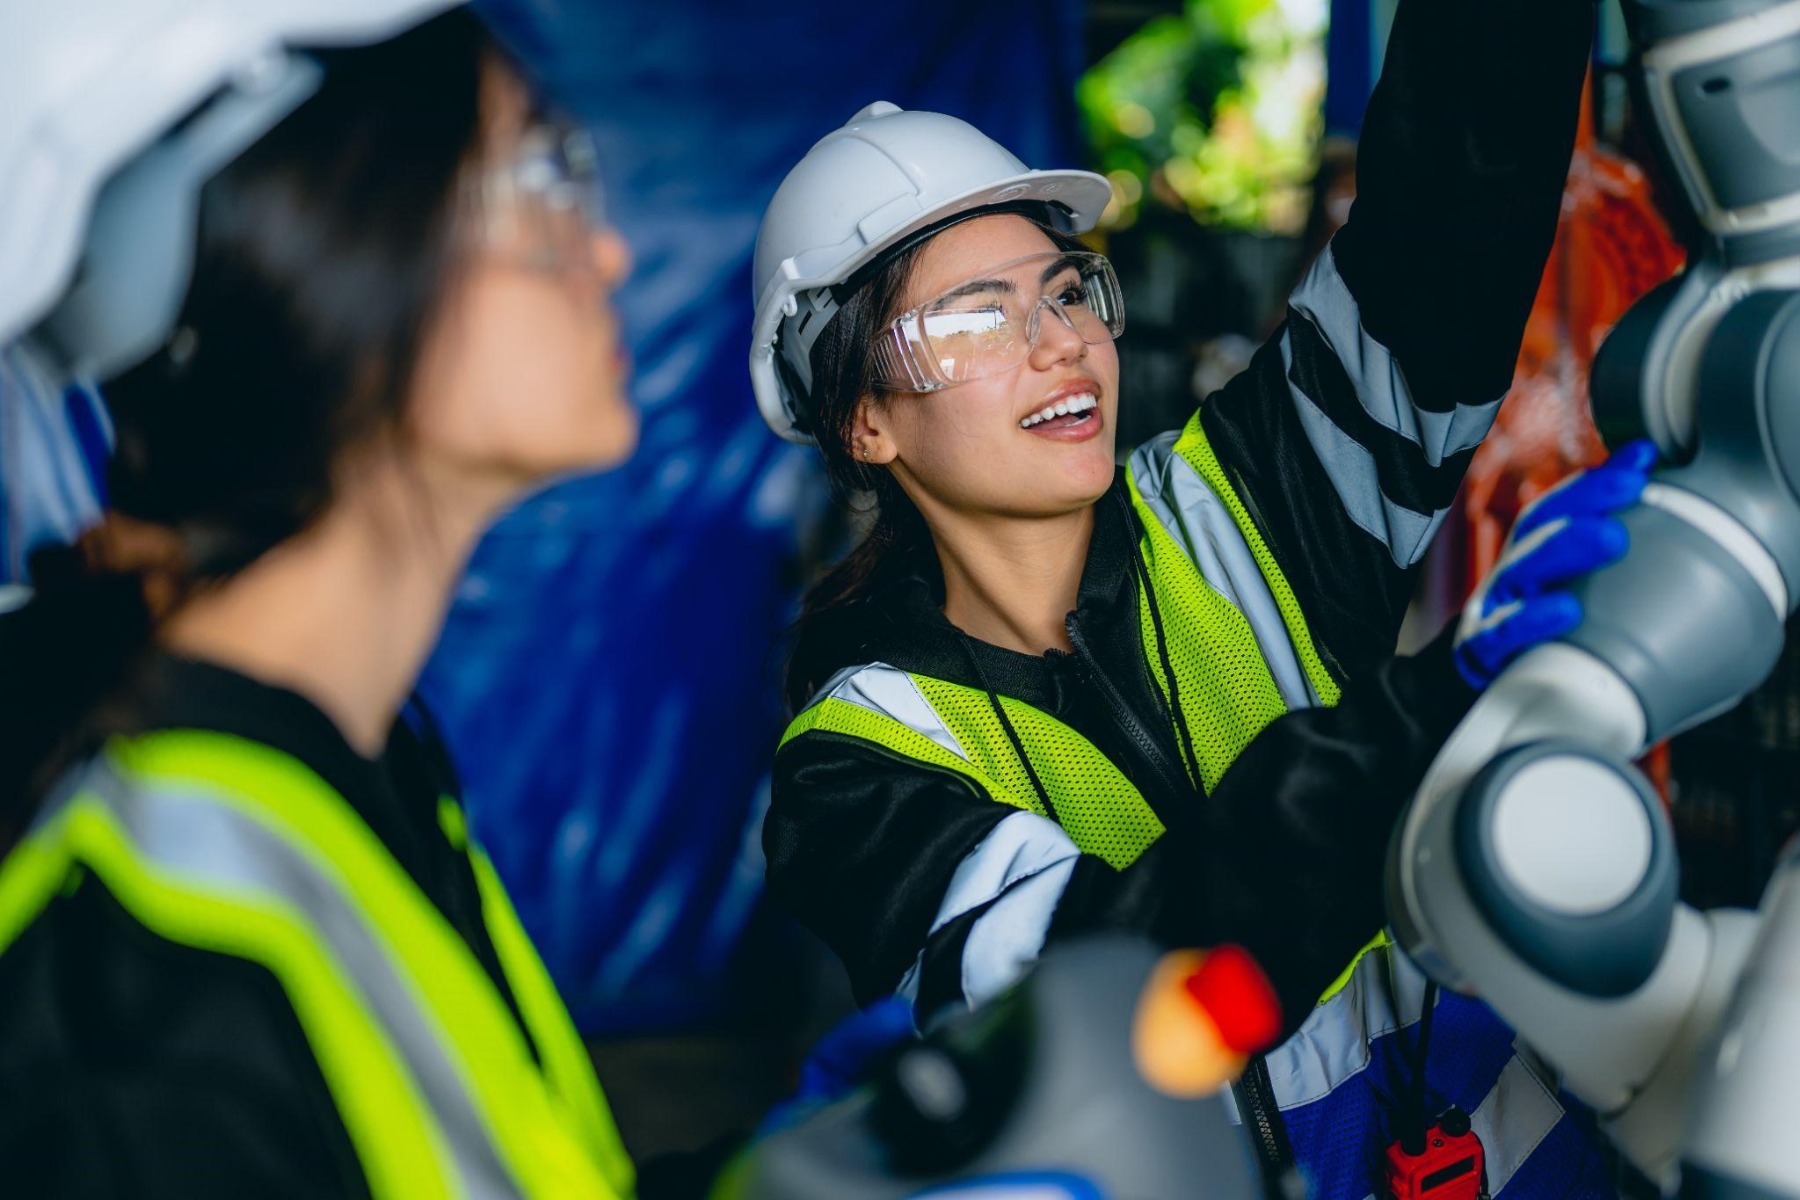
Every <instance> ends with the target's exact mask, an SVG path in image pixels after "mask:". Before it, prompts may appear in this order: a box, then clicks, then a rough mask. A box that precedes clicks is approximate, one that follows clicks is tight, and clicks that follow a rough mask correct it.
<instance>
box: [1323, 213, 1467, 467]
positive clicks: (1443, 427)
mask: <svg viewBox="0 0 1800 1200" xmlns="http://www.w3.org/2000/svg"><path fill="white" fill-rule="evenodd" d="M1288 306H1289V307H1290V308H1292V309H1294V310H1295V311H1296V312H1301V313H1305V314H1306V315H1307V316H1308V317H1309V318H1310V319H1311V320H1312V322H1313V324H1314V325H1315V326H1317V327H1318V330H1319V332H1320V333H1322V334H1323V335H1324V336H1325V340H1326V341H1327V342H1329V343H1330V344H1331V349H1332V351H1333V352H1334V353H1335V354H1336V355H1337V358H1338V361H1339V362H1340V363H1342V364H1343V366H1344V370H1345V371H1346V372H1347V373H1348V374H1349V376H1350V380H1351V382H1352V383H1354V384H1355V385H1356V398H1357V399H1358V400H1359V401H1361V402H1362V407H1363V411H1364V412H1366V413H1368V414H1369V416H1371V417H1373V418H1374V419H1375V421H1376V422H1377V423H1378V424H1379V425H1381V426H1382V428H1384V429H1387V430H1390V431H1392V432H1394V433H1397V434H1399V435H1400V436H1401V437H1403V438H1405V439H1406V440H1407V441H1409V442H1411V443H1413V445H1415V446H1417V447H1419V450H1420V452H1421V453H1422V454H1423V455H1424V458H1425V461H1426V463H1428V464H1429V465H1431V466H1434V467H1436V466H1440V465H1442V463H1443V461H1444V460H1445V459H1446V458H1449V457H1450V456H1452V455H1455V454H1460V453H1462V452H1463V451H1464V450H1469V449H1473V448H1474V447H1476V446H1478V445H1480V444H1481V439H1483V438H1485V437H1486V436H1487V433H1488V430H1489V429H1491V428H1492V427H1493V424H1494V417H1495V416H1496V415H1497V414H1498V413H1499V411H1500V401H1501V399H1502V398H1501V397H1495V398H1494V399H1493V400H1490V401H1487V402H1486V403H1483V404H1459V405H1457V406H1456V407H1455V408H1454V409H1452V410H1450V411H1449V412H1441V413H1440V412H1431V411H1429V410H1426V409H1422V408H1419V407H1418V406H1417V405H1415V404H1414V403H1413V401H1412V395H1411V392H1410V390H1409V389H1408V388H1407V385H1406V377H1405V376H1404V375H1402V374H1401V373H1400V365H1399V364H1398V363H1396V362H1395V361H1394V356H1393V355H1392V354H1390V353H1389V352H1388V348H1387V347H1386V346H1383V345H1382V344H1381V343H1380V342H1378V341H1376V340H1375V339H1374V338H1372V337H1370V336H1369V334H1368V332H1367V331H1366V330H1364V329H1363V327H1362V317H1361V315H1360V313H1359V312H1358V309H1357V306H1356V298H1355V297H1354V296H1352V295H1351V294H1350V289H1349V287H1348V286H1347V285H1346V284H1345V283H1344V280H1343V277H1342V276H1340V275H1339V274H1338V269H1337V260H1336V259H1335V258H1334V257H1333V256H1332V252H1331V247H1330V246H1327V247H1326V248H1325V250H1324V252H1323V253H1321V254H1320V255H1319V257H1318V258H1317V259H1316V260H1314V262H1313V265H1312V268H1311V269H1310V270H1309V271H1307V273H1306V278H1305V279H1304V280H1302V281H1301V283H1300V286H1299V287H1297V288H1295V289H1294V293H1293V295H1291V296H1290V297H1288Z"/></svg>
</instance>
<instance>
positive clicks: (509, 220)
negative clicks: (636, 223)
mask: <svg viewBox="0 0 1800 1200" xmlns="http://www.w3.org/2000/svg"><path fill="white" fill-rule="evenodd" d="M480 208H481V217H482V221H481V224H482V230H483V244H484V246H485V248H486V249H488V250H490V251H492V252H494V253H497V254H500V255H502V256H504V257H506V258H507V259H508V260H509V261H512V262H514V263H516V264H518V265H519V266H522V267H525V268H527V269H530V270H539V271H544V272H547V273H552V274H561V273H569V272H573V273H575V274H579V275H583V276H586V275H589V274H592V273H593V272H594V270H595V266H594V241H593V239H594V236H595V235H596V234H597V233H598V232H599V231H600V230H601V229H603V228H605V220H606V217H605V199H604V194H603V193H602V191H601V188H600V177H599V172H598V169H597V166H596V158H595V154H594V145H593V142H592V140H591V139H589V137H588V135H587V133H586V132H585V131H584V130H582V129H580V128H579V127H577V126H574V125H571V124H567V123H564V122H546V123H543V124H539V125H534V126H532V127H531V128H529V129H527V130H526V131H525V133H524V134H523V135H522V136H521V137H520V139H519V147H518V151H517V153H516V154H515V155H514V156H513V158H512V160H511V161H510V162H507V163H502V164H499V165H496V166H494V167H492V168H490V169H489V170H488V171H487V172H486V173H485V174H484V175H483V177H482V180H481V191H480Z"/></svg>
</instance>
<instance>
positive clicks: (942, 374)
mask: <svg viewBox="0 0 1800 1200" xmlns="http://www.w3.org/2000/svg"><path fill="white" fill-rule="evenodd" d="M1046 311H1048V312H1049V314H1050V318H1049V319H1051V320H1054V321H1058V322H1061V323H1062V325H1064V326H1065V327H1066V328H1068V329H1070V330H1072V331H1074V333H1075V334H1076V335H1077V336H1079V337H1080V338H1081V340H1082V341H1083V342H1085V343H1087V344H1088V345H1090V346H1097V345H1099V344H1100V343H1102V342H1106V341H1110V340H1112V339H1113V338H1116V337H1118V336H1119V334H1121V333H1123V332H1124V331H1125V305H1124V301H1123V299H1122V298H1121V297H1120V295H1119V279H1118V276H1116V275H1114V274H1113V269H1112V264H1111V263H1109V262H1107V261H1106V258H1105V256H1103V255H1099V254H1091V253H1088V252H1086V251H1081V252H1075V253H1064V252H1061V251H1047V252H1045V253H1043V254H1032V255H1028V256H1027V257H1025V258H1019V259H1014V260H1013V261H1011V262H1007V263H1002V264H1000V265H999V266H997V267H992V268H990V269H988V270H985V271H982V272H981V273H980V274H979V275H975V276H971V277H970V278H969V279H967V280H965V281H963V282H962V283H959V284H957V285H956V286H955V287H953V288H950V289H949V290H948V291H945V292H944V293H943V294H942V295H940V296H938V297H936V298H935V299H933V300H930V301H928V302H927V303H925V304H921V305H920V306H919V307H917V308H914V309H910V310H908V311H907V312H904V313H901V314H900V315H899V316H898V317H896V318H894V321H893V323H892V324H890V325H889V326H888V328H887V329H886V330H885V331H884V332H883V334H882V336H881V338H880V339H879V340H878V342H877V344H876V346H875V351H874V365H875V375H876V382H877V383H879V384H880V385H882V386H883V387H888V388H893V389H895V390H899V391H907V392H935V391H938V390H940V389H943V388H947V387H950V386H951V385H953V384H958V383H967V382H969V381H970V380H974V379H986V378H989V377H992V376H995V375H1004V374H1005V373H1006V372H1008V371H1011V370H1014V369H1015V368H1017V367H1018V366H1019V364H1021V363H1023V362H1024V361H1025V359H1026V357H1027V356H1028V355H1029V354H1030V353H1031V349H1032V347H1033V346H1035V345H1037V342H1038V337H1039V335H1040V334H1041V332H1042V331H1043V328H1044V319H1045V318H1044V314H1045V312H1046Z"/></svg>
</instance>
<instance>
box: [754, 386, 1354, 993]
mask: <svg viewBox="0 0 1800 1200" xmlns="http://www.w3.org/2000/svg"><path fill="white" fill-rule="evenodd" d="M1127 479H1128V483H1129V486H1130V491H1131V504H1132V508H1133V510H1134V511H1135V513H1136V514H1137V517H1138V524H1139V525H1140V526H1141V527H1142V530H1143V536H1142V538H1141V539H1140V541H1139V545H1138V553H1139V555H1140V556H1141V558H1142V561H1143V563H1144V567H1145V571H1146V574H1147V575H1148V578H1149V581H1150V586H1151V587H1152V588H1154V589H1155V592H1156V603H1157V608H1158V610H1159V614H1160V617H1161V621H1162V624H1163V631H1162V634H1163V643H1164V645H1165V646H1166V647H1167V650H1168V656H1169V663H1170V666H1171V668H1172V669H1173V672H1174V675H1175V680H1174V683H1175V686H1174V687H1173V688H1171V686H1170V680H1169V679H1168V677H1167V675H1166V673H1165V672H1164V670H1163V665H1162V655H1161V654H1160V653H1159V652H1158V649H1157V645H1156V637H1157V631H1156V629H1155V627H1154V619H1153V614H1152V610H1151V605H1150V600H1149V597H1147V596H1145V595H1144V594H1142V589H1140V593H1139V597H1138V609H1139V618H1140V626H1141V630H1140V632H1141V635H1142V636H1141V641H1142V644H1143V647H1144V655H1145V661H1146V662H1147V663H1148V664H1149V667H1150V671H1151V674H1152V676H1153V677H1154V678H1155V680H1156V682H1157V685H1158V687H1159V688H1160V689H1161V691H1162V694H1163V699H1164V701H1165V702H1168V703H1170V704H1174V703H1177V702H1178V703H1179V706H1180V710H1181V712H1182V714H1183V716H1184V717H1185V719H1186V722H1187V726H1188V729H1189V730H1190V731H1191V733H1192V735H1193V746H1194V751H1195V759H1196V760H1197V766H1198V768H1199V771H1198V774H1199V778H1198V779H1197V780H1192V782H1195V783H1197V784H1198V785H1199V786H1202V787H1205V788H1207V789H1210V788H1212V787H1214V786H1216V785H1217V784H1218V781H1219V778H1220V777H1221V776H1222V775H1223V774H1224V773H1225V769H1226V768H1227V767H1229V766H1230V765H1231V763H1232V761H1233V760H1235V759H1236V758H1237V756H1238V754H1239V753H1241V752H1242V751H1243V749H1244V747H1245V746H1247V745H1249V743H1250V740H1251V739H1252V738H1254V737H1255V736H1256V735H1257V734H1258V733H1260V732H1261V731H1262V729H1263V727H1264V726H1266V725H1267V724H1268V723H1269V722H1270V721H1272V720H1274V719H1275V718H1276V717H1278V716H1280V715H1281V714H1282V713H1284V712H1287V711H1289V709H1291V708H1298V707H1303V706H1306V705H1309V704H1335V703H1337V700H1338V697H1339V694H1340V689H1339V687H1338V684H1337V682H1336V681H1335V680H1333V679H1332V678H1331V676H1330V674H1329V672H1327V670H1326V669H1325V665H1324V663H1323V661H1322V660H1321V659H1320V656H1319V652H1318V650H1317V648H1316V647H1315V646H1314V644H1313V639H1312V635H1311V632H1310V631H1309V630H1308V628H1307V625H1306V619H1305V616H1304V615H1303V614H1302V613H1301V610H1300V605H1299V602H1298V601H1297V600H1296V599H1295V597H1294V594H1293V590H1292V589H1291V588H1290V587H1289V585H1288V582H1287V580H1286V578H1285V577H1284V576H1283V575H1282V573H1281V568H1280V567H1279V565H1278V564H1277V563H1276V561H1275V556H1274V555H1273V554H1272V553H1270V551H1269V548H1268V546H1267V545H1266V544H1265V543H1264V541H1263V537H1262V534H1261V532H1260V531H1259V530H1258V529H1257V528H1256V525H1255V523H1254V522H1253V521H1252V520H1251V518H1250V514H1249V512H1248V510H1247V509H1246V508H1245V506H1244V504H1243V502H1242V500H1241V499H1240V498H1239V497H1238V495H1237V493H1236V491H1235V490H1234V489H1233V488H1232V486H1231V484H1230V481H1229V480H1228V479H1227V478H1226V476H1225V472H1224V470H1223V468H1222V467H1221V466H1220V465H1219V461H1218V459H1217V457H1215V455H1214V454H1213V451H1212V447H1211V445H1210V444H1209V443H1208V442H1207V439H1206V434H1205V431H1204V430H1203V429H1202V428H1201V425H1200V419H1199V415H1198V414H1197V413H1196V414H1195V416H1194V417H1193V418H1192V419H1191V420H1190V421H1189V422H1188V424H1187V426H1186V428H1184V429H1183V430H1181V431H1180V432H1179V433H1178V434H1176V433H1171V434H1166V435H1164V436H1163V437H1160V438H1156V439H1154V440H1152V441H1150V442H1147V443H1146V444H1144V445H1143V446H1141V447H1140V448H1139V449H1138V450H1137V452H1136V453H1135V454H1133V455H1132V458H1131V462H1130V466H1129V469H1128V474H1127ZM999 703H1000V705H1001V707H1002V708H1003V709H1004V710H1005V712H1006V716H1007V719H1008V721H1009V722H1010V723H1011V724H1012V726H1013V728H1014V729H1015V731H1016V732H1017V733H1018V736H1019V742H1020V745H1021V746H1022V748H1023V750H1024V753H1025V755H1026V756H1027V757H1028V758H1029V759H1030V764H1031V769H1030V771H1028V770H1027V768H1026V764H1025V763H1024V762H1023V761H1021V760H1020V756H1019V753H1018V751H1016V750H1015V749H1014V748H1013V745H1012V741H1011V739H1010V738H1008V737H1007V736H1006V734H1005V731H1004V730H1003V729H1002V727H1001V725H1000V720H999V718H998V716H996V715H995V713H994V708H993V703H992V702H991V701H990V700H989V699H988V695H987V693H986V692H985V691H983V690H981V689H980V688H975V687H968V686H965V685H963V684H958V683H952V682H949V681H947V680H943V679H937V678H933V677H932V676H929V675H924V674H920V673H917V672H907V671H901V670H899V669H898V668H895V667H892V666H889V665H887V664H884V663H871V664H868V665H866V666H864V667H862V668H861V669H860V670H856V671H851V672H844V673H841V674H840V675H839V676H837V677H836V678H835V679H834V680H833V682H832V683H831V684H828V685H827V687H826V688H825V690H824V692H822V693H821V694H820V695H819V696H818V697H816V698H815V699H814V700H813V702H812V703H811V704H810V705H809V706H808V707H807V708H806V709H805V710H804V711H803V712H801V713H800V714H799V715H798V716H796V717H795V718H794V720H793V722H792V723H791V724H790V725H789V726H788V729H787V732H786V734H785V735H784V737H783V739H782V740H783V744H786V742H787V741H789V740H791V739H793V738H796V737H799V736H801V735H803V734H805V733H807V732H808V731H810V730H815V729H817V730H824V731H827V732H832V733H839V734H843V735H846V736H850V737H856V738H860V739H863V740H866V741H870V742H874V743H875V744H877V745H880V746H883V747H885V748H887V749H889V750H892V751H893V752H895V753H897V754H899V755H902V756H904V757H906V758H909V759H913V760H915V761H918V762H920V763H923V764H926V765H928V766H932V767H937V768H940V769H943V770H947V771H952V772H955V773H957V774H959V775H963V776H966V777H968V778H969V779H970V780H972V781H973V782H974V783H976V784H977V785H979V786H980V787H981V788H982V790H984V791H985V792H986V793H987V794H988V795H989V796H990V797H992V798H993V799H994V800H996V801H998V802H1000V803H1002V804H1007V805H1011V806H1012V807H1014V808H1019V809H1023V810H1025V811H1027V812H1033V813H1037V814H1038V815H1040V816H1053V817H1054V819H1055V820H1056V821H1057V822H1058V824H1060V825H1061V826H1062V827H1063V829H1064V830H1065V831H1066V832H1067V833H1068V835H1069V837H1070V839H1071V840H1072V841H1074V843H1075V845H1076V846H1078V847H1079V848H1080V849H1081V850H1082V852H1083V853H1087V854H1092V855H1095V856H1097V857H1099V858H1102V859H1105V860H1106V861H1107V862H1108V863H1110V864H1111V865H1112V866H1114V867H1116V868H1120V869H1123V868H1124V867H1127V866H1129V865H1130V864H1131V863H1133V862H1135V861H1136V860H1137V858H1138V856H1139V855H1141V854H1143V852H1144V851H1145V850H1146V849H1148V848H1149V846H1150V845H1151V843H1153V842H1154V841H1156V839H1157V838H1159V837H1161V836H1162V834H1163V824H1162V821H1161V819H1160V818H1158V817H1157V815H1156V813H1155V811H1154V810H1153V809H1152V808H1151V806H1150V803H1149V801H1147V800H1146V799H1145V798H1144V796H1143V794H1142V793H1141V792H1140V791H1139V789H1138V787H1137V786H1136V784H1134V783H1133V782H1132V781H1131V780H1130V779H1128V778H1126V777H1125V775H1124V774H1123V773H1122V772H1121V771H1120V770H1119V768H1118V767H1117V766H1115V765H1114V764H1113V762H1112V760H1111V759H1109V758H1107V757H1106V755H1105V754H1104V753H1102V752H1101V751H1100V749H1099V748H1098V747H1096V746H1095V745H1094V744H1093V743H1092V742H1090V741H1088V740H1087V738H1085V737H1083V736H1082V735H1081V734H1080V733H1078V732H1076V731H1075V730H1074V729H1072V728H1071V727H1069V726H1068V725H1065V724H1064V723H1063V722H1061V721H1059V720H1057V719H1056V718H1055V717H1053V716H1051V715H1050V714H1049V713H1046V712H1044V711H1042V710H1041V709H1038V708H1035V707H1033V706H1032V705H1029V704H1026V703H1024V702H1023V701H1020V700H1016V699H1013V698H1011V697H1005V696H1002V697H1000V698H999ZM1171 711H1172V710H1171ZM1188 770H1189V775H1190V777H1191V776H1192V775H1193V768H1192V767H1191V766H1190V767H1189V768H1188ZM1032 772H1035V774H1036V775H1037V777H1038V779H1039V780H1040V781H1041V782H1042V784H1043V786H1044V790H1045V792H1047V793H1048V794H1049V795H1050V797H1051V798H1052V801H1053V803H1054V805H1055V810H1056V811H1055V812H1054V814H1051V813H1047V812H1046V811H1045V809H1044V806H1043V803H1042V801H1041V800H1040V799H1039V796H1038V793H1037V789H1036V788H1035V787H1033V786H1032V783H1031V773H1032ZM1377 940H1378V941H1379V939H1377ZM1349 974H1350V971H1349V970H1348V969H1346V971H1345V972H1344V975H1343V976H1342V977H1340V978H1339V980H1338V981H1337V982H1336V983H1334V984H1333V985H1332V987H1331V988H1330V989H1328V990H1327V991H1326V993H1325V995H1326V997H1330V996H1331V995H1333V994H1335V993H1336V992H1337V991H1338V990H1339V989H1340V988H1341V987H1342V986H1343V984H1344V982H1345V981H1346V980H1347V979H1348V977H1349Z"/></svg>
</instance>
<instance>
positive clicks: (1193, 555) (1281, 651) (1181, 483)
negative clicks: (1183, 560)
mask: <svg viewBox="0 0 1800 1200" xmlns="http://www.w3.org/2000/svg"><path fill="white" fill-rule="evenodd" d="M1179 436H1180V434H1179V432H1177V431H1171V432H1169V433H1165V434H1163V435H1162V436H1160V437H1155V438H1151V439H1150V440H1149V441H1147V442H1145V443H1144V444H1143V445H1141V446H1139V447H1138V448H1137V450H1136V451H1135V452H1134V453H1133V454H1132V456H1131V478H1132V480H1133V482H1135V483H1136V484H1137V487H1138V494H1139V495H1140V496H1142V497H1143V498H1144V503H1145V504H1146V505H1148V506H1149V508H1150V511H1151V512H1153V513H1155V514H1156V519H1157V521H1158V522H1159V523H1160V524H1161V525H1162V527H1163V529H1164V530H1165V531H1167V533H1168V535H1169V536H1170V537H1172V538H1174V539H1175V544H1176V545H1178V546H1180V547H1181V548H1182V550H1183V551H1184V552H1185V553H1186V554H1187V556H1188V559H1189V560H1190V561H1191V562H1192V563H1193V564H1194V567H1195V569H1196V570H1198V571H1199V572H1200V575H1201V578H1202V579H1204V580H1205V581H1206V584H1207V586H1208V587H1210V588H1212V589H1213V590H1214V591H1215V592H1217V593H1218V594H1219V595H1220V596H1222V597H1224V598H1225V600H1227V601H1228V602H1229V603H1230V604H1231V605H1232V607H1234V608H1236V609H1237V610H1238V611H1239V612H1240V613H1242V614H1243V615H1244V619H1245V620H1246V621H1248V622H1249V623H1250V631H1251V633H1253V634H1254V635H1255V636H1256V643H1257V645H1258V646H1259V647H1260V648H1261V649H1262V655H1263V661H1264V662H1266V663H1267V664H1268V667H1269V673H1270V674H1271V675H1273V676H1274V677H1275V686H1276V687H1277V688H1278V689H1279V690H1280V691H1281V698H1282V700H1283V701H1284V702H1285V703H1286V704H1287V706H1288V708H1289V709H1290V710H1291V709H1296V708H1309V707H1311V706H1313V705H1315V704H1317V703H1318V702H1319V698H1318V695H1317V694H1316V693H1315V692H1314V691H1313V689H1312V684H1311V683H1310V682H1309V681H1308V680H1307V677H1306V671H1305V669H1304V668H1303V667H1302V666H1301V665H1300V658H1299V656H1298V655H1297V654H1295V652H1294V642H1293V638H1292V637H1291V636H1290V635H1289V633H1288V628H1287V623H1286V622H1285V621H1283V620H1282V619H1281V609H1280V607H1279V606H1278V605H1277V604H1276V603H1275V594H1274V593H1273V592H1271V591H1270V590H1269V581H1268V579H1266V578H1265V577H1264V576H1263V573H1262V569H1261V568H1260V567H1258V566H1257V565H1256V556H1255V555H1254V554H1253V553H1251V551H1250V546H1249V544H1248V543H1246V542H1245V541H1244V534H1243V531H1242V530H1240V529H1239V528H1238V524H1237V521H1236V520H1234V519H1233V518H1232V515H1231V510H1230V509H1228V508H1226V507H1225V502H1224V501H1223V500H1221V499H1220V498H1219V496H1218V494H1217V493H1216V492H1214V491H1213V490H1212V488H1211V487H1210V486H1209V485H1208V484H1207V482H1206V480H1204V479H1202V478H1201V477H1200V473H1199V472H1198V471H1196V470H1195V469H1194V466H1193V464H1192V463H1190V462H1188V461H1187V459H1185V458H1183V457H1181V455H1179V454H1177V453H1175V442H1176V440H1177V438H1178V437H1179Z"/></svg>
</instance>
